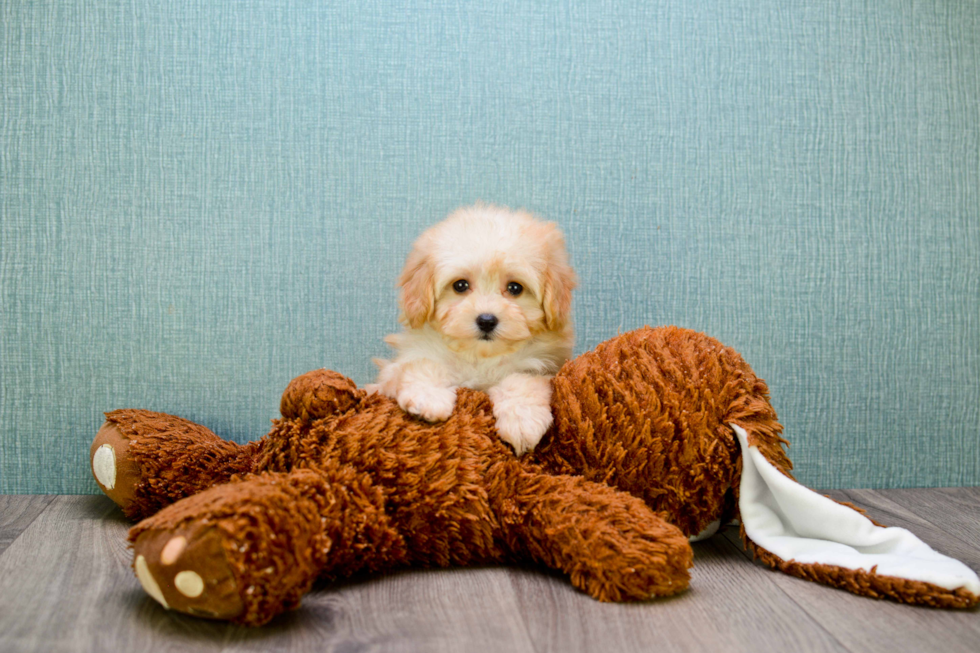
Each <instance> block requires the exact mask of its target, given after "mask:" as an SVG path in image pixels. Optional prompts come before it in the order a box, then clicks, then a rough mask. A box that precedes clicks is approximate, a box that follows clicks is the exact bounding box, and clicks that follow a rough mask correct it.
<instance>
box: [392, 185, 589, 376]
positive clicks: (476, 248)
mask: <svg viewBox="0 0 980 653" xmlns="http://www.w3.org/2000/svg"><path fill="white" fill-rule="evenodd" d="M575 283H576V281H575V273H574V272H573V271H572V268H571V267H570V266H569V264H568V254H567V253H566V251H565V241H564V238H563V237H562V234H561V232H560V231H559V230H558V229H557V228H556V227H555V225H554V224H552V223H544V222H540V221H538V220H535V219H534V218H533V217H532V216H531V215H529V214H527V213H524V212H520V211H518V212H513V211H509V210H507V209H503V208H499V207H494V206H486V205H476V206H473V207H468V208H464V209H460V210H459V211H456V212H455V213H453V214H452V215H450V216H449V217H448V218H447V219H446V220H444V221H443V222H441V223H439V224H437V225H435V226H434V227H432V228H430V229H429V230H428V231H426V232H425V233H423V234H422V235H421V236H420V237H419V239H418V240H417V241H416V242H415V245H414V247H413V249H412V252H411V253H410V254H409V257H408V260H407V262H406V264H405V268H404V270H403V271H402V274H401V277H400V278H399V286H400V287H401V289H402V293H401V306H402V312H403V321H404V322H405V323H406V325H407V326H409V327H411V328H420V327H422V326H423V325H424V324H427V323H428V324H430V325H431V326H432V327H433V328H434V329H436V330H437V331H438V332H440V333H441V334H442V335H443V336H444V337H445V338H446V340H447V343H448V344H449V346H450V347H451V348H452V349H454V350H456V351H471V352H475V353H476V354H478V355H479V356H481V357H490V356H498V355H501V354H505V353H508V352H510V351H513V350H514V349H515V348H517V347H518V346H519V345H520V343H522V342H525V341H527V340H528V339H530V338H533V337H534V336H536V335H539V334H542V333H545V332H559V333H560V332H564V331H566V330H570V323H569V317H570V316H569V313H570V310H571V293H572V289H573V288H574V287H575Z"/></svg>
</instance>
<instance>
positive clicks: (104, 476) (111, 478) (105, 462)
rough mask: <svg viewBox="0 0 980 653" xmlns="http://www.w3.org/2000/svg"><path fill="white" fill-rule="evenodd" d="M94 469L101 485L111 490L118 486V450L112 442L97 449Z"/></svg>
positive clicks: (93, 460) (93, 464)
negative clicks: (113, 446)
mask: <svg viewBox="0 0 980 653" xmlns="http://www.w3.org/2000/svg"><path fill="white" fill-rule="evenodd" d="M92 471H93V472H94V473H95V480H97V481H98V482H99V484H100V485H103V486H104V487H105V488H107V489H109V490H111V489H113V488H115V487H116V451H115V449H113V448H112V445H111V444H103V445H102V446H100V447H99V448H98V449H96V450H95V454H94V455H93V456H92Z"/></svg>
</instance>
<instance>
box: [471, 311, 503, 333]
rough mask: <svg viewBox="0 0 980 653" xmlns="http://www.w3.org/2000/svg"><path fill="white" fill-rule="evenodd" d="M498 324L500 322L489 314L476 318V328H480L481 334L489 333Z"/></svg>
mask: <svg viewBox="0 0 980 653" xmlns="http://www.w3.org/2000/svg"><path fill="white" fill-rule="evenodd" d="M498 322H500V320H498V319H497V316H496V315H492V314H490V313H483V314H482V315H479V316H477V318H476V326H478V327H480V331H482V332H483V333H490V332H491V331H493V330H494V329H496V328H497V323H498Z"/></svg>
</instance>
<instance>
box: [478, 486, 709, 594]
mask: <svg viewBox="0 0 980 653" xmlns="http://www.w3.org/2000/svg"><path fill="white" fill-rule="evenodd" d="M494 481H495V484H497V485H498V487H497V488H496V489H495V490H494V492H493V494H494V495H495V496H501V497H506V498H504V499H503V500H501V501H497V502H495V506H494V508H495V511H496V513H497V517H498V519H499V520H500V522H501V525H502V527H503V528H504V530H505V533H506V535H505V538H506V540H507V542H508V545H509V547H510V548H511V549H512V550H513V551H514V552H515V553H518V554H519V555H524V556H527V557H530V558H531V559H533V560H534V561H535V562H538V563H541V564H545V565H547V566H549V567H551V568H553V569H557V570H560V571H562V572H564V573H566V574H568V575H569V577H570V579H571V582H572V584H573V585H575V586H576V587H578V588H579V589H581V590H583V591H585V592H586V593H587V594H589V595H590V596H592V597H594V598H596V599H598V600H600V601H627V600H638V599H646V598H649V597H651V596H668V595H671V594H675V593H677V592H679V591H682V590H684V589H685V588H686V587H687V584H688V580H689V574H688V568H690V566H691V565H692V562H693V553H692V551H691V547H690V544H689V543H688V541H687V538H686V537H685V536H684V535H683V534H682V533H681V531H680V529H678V528H677V527H675V526H673V525H671V524H669V523H667V522H666V521H665V520H663V519H662V518H661V517H659V516H658V515H657V514H656V513H654V512H653V511H652V510H651V509H650V508H649V507H648V506H647V505H646V504H645V503H643V501H641V500H640V499H637V498H635V497H633V496H631V495H629V494H627V493H625V492H620V491H618V490H614V489H613V488H610V487H609V486H607V485H603V484H599V483H594V482H591V481H587V480H585V479H583V478H581V477H578V476H555V475H548V474H538V473H533V472H514V471H511V472H509V473H503V474H499V475H498V477H497V478H496V479H494Z"/></svg>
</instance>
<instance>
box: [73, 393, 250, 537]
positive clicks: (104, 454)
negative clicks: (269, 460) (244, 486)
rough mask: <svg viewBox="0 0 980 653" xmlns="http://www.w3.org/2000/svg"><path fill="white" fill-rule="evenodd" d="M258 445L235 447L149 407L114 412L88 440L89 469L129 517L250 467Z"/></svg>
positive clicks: (139, 515) (141, 515)
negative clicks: (89, 441) (91, 440)
mask: <svg viewBox="0 0 980 653" xmlns="http://www.w3.org/2000/svg"><path fill="white" fill-rule="evenodd" d="M260 447H261V443H258V442H252V443H249V444H247V445H244V446H243V445H238V444H236V443H234V442H229V441H227V440H223V439H221V438H220V437H218V436H217V435H215V434H214V433H213V432H211V431H210V430H209V429H207V428H205V427H203V426H201V425H200V424H195V423H194V422H191V421H189V420H186V419H182V418H180V417H175V416H173V415H167V414H165V413H155V412H152V411H148V410H132V409H126V410H116V411H112V412H109V413H106V421H105V423H104V424H103V425H102V427H101V428H100V429H99V431H98V433H96V436H95V438H94V440H93V442H92V446H91V449H90V452H89V454H90V455H89V459H90V463H91V466H92V473H93V476H94V477H95V480H96V482H97V483H98V485H99V487H100V488H101V489H102V491H103V492H105V494H106V495H107V496H109V498H111V499H112V500H113V501H114V502H116V504H118V505H119V506H120V507H121V508H122V509H123V512H124V513H125V514H126V515H127V516H128V517H129V518H130V519H142V518H144V517H148V516H149V515H152V514H153V513H155V512H157V511H158V510H160V509H161V508H163V507H164V506H167V505H169V504H171V503H173V502H174V501H177V500H179V499H182V498H184V497H186V496H190V495H192V494H196V493H197V492H200V491H201V490H204V489H207V488H209V487H211V486H213V485H216V484H219V483H224V482H225V481H227V480H228V479H229V478H231V476H232V475H234V474H244V473H247V472H249V471H251V469H252V464H253V460H254V457H255V455H256V454H257V452H258V450H259V448H260Z"/></svg>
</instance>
